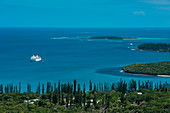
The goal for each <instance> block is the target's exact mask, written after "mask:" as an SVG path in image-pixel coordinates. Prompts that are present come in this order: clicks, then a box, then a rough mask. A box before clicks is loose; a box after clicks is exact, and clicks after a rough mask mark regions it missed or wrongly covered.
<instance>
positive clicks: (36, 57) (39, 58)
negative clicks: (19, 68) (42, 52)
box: [31, 55, 41, 62]
mask: <svg viewBox="0 0 170 113" xmlns="http://www.w3.org/2000/svg"><path fill="white" fill-rule="evenodd" d="M31 61H32V62H38V61H41V57H40V56H38V55H36V56H35V55H33V56H32V57H31Z"/></svg>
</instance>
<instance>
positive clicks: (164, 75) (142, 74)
mask: <svg viewBox="0 0 170 113" xmlns="http://www.w3.org/2000/svg"><path fill="white" fill-rule="evenodd" d="M122 71H123V72H124V73H128V74H134V75H147V76H157V77H170V75H149V74H138V73H131V72H125V71H124V70H123V69H122Z"/></svg>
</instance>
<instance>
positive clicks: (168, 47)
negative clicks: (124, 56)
mask: <svg viewBox="0 0 170 113" xmlns="http://www.w3.org/2000/svg"><path fill="white" fill-rule="evenodd" d="M137 50H145V51H159V52H170V44H164V43H158V44H153V43H146V44H140V45H139V46H138V47H137Z"/></svg>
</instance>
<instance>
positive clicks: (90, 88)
mask: <svg viewBox="0 0 170 113" xmlns="http://www.w3.org/2000/svg"><path fill="white" fill-rule="evenodd" d="M89 85H90V87H89V90H90V91H92V82H91V80H90V81H89Z"/></svg>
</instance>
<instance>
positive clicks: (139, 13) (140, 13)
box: [133, 11, 145, 16]
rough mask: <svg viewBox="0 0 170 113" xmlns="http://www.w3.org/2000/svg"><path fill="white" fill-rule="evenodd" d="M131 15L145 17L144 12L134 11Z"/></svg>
mask: <svg viewBox="0 0 170 113" xmlns="http://www.w3.org/2000/svg"><path fill="white" fill-rule="evenodd" d="M133 14H134V15H143V16H145V12H144V11H134V12H133Z"/></svg>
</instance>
